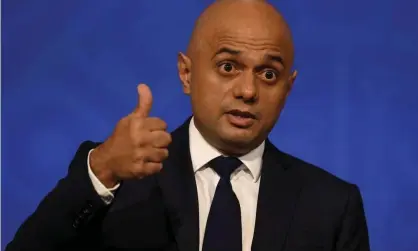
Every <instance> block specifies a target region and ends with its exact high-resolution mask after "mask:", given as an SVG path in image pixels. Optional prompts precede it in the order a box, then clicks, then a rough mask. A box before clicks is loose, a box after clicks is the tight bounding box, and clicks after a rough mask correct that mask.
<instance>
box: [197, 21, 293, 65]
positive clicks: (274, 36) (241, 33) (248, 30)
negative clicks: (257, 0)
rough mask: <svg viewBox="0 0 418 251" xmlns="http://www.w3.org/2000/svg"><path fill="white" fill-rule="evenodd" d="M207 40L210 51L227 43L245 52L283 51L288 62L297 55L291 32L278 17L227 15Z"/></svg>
mask: <svg viewBox="0 0 418 251" xmlns="http://www.w3.org/2000/svg"><path fill="white" fill-rule="evenodd" d="M206 39H207V41H206V42H207V44H208V45H209V48H207V50H205V51H206V52H207V53H210V54H213V53H216V51H217V50H219V49H220V48H222V47H225V46H226V47H233V48H235V49H239V50H240V51H242V52H243V53H246V52H252V53H260V54H261V53H265V52H266V51H276V52H280V54H282V56H283V58H284V59H285V61H288V60H291V58H292V57H293V55H292V54H293V51H292V43H291V38H290V32H289V31H288V29H287V26H286V25H285V24H284V23H280V22H277V21H276V20H274V21H273V22H272V21H271V20H270V22H268V20H263V18H241V19H229V20H228V18H227V19H226V20H223V21H222V22H219V23H217V25H216V26H215V27H213V30H212V32H210V33H209V34H208V36H207V37H206ZM286 59H288V60H286Z"/></svg>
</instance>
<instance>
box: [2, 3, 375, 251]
mask: <svg viewBox="0 0 418 251" xmlns="http://www.w3.org/2000/svg"><path fill="white" fill-rule="evenodd" d="M293 53H294V52H293V44H292V38H291V34H290V30H289V28H288V26H287V25H286V22H285V21H284V19H283V17H282V16H281V15H280V14H279V13H278V12H277V11H276V10H275V9H274V8H273V7H272V6H271V5H269V4H267V3H265V2H264V1H243V0H241V1H239V0H225V1H218V2H215V3H214V4H212V5H211V6H210V7H209V8H208V9H206V10H205V12H204V13H203V14H202V15H201V17H200V18H199V20H198V21H197V23H196V27H195V29H194V32H193V34H192V38H191V41H190V45H189V48H188V50H187V53H186V54H182V53H180V54H179V56H178V72H179V76H180V79H181V82H182V84H183V90H184V92H185V93H186V94H188V95H189V96H190V98H191V103H192V108H193V116H192V117H191V118H190V119H188V120H187V121H186V122H185V123H184V124H183V125H181V126H180V127H179V128H178V129H176V130H175V131H174V132H172V133H171V134H170V133H168V132H166V127H167V126H166V124H165V123H164V121H162V120H161V119H158V118H150V117H149V116H148V114H149V111H150V109H151V106H152V102H153V100H152V94H151V91H150V89H149V88H148V87H147V86H146V85H144V84H141V85H139V86H138V94H139V104H138V107H137V108H136V109H135V111H133V112H132V113H131V114H129V115H128V116H127V117H125V118H123V119H121V120H120V121H119V123H118V124H117V126H116V128H115V130H114V132H113V134H112V135H111V136H110V137H109V138H108V139H107V140H106V141H105V142H103V143H102V144H96V143H92V142H85V143H83V144H82V145H81V146H80V148H79V150H78V152H77V153H76V155H75V157H74V159H73V161H72V163H71V164H70V167H69V172H68V175H67V176H66V177H65V178H64V179H62V180H61V181H60V182H59V184H58V185H57V186H56V187H55V189H54V190H53V191H52V192H51V193H50V194H48V195H47V196H46V198H45V199H44V200H43V201H42V203H41V204H40V205H39V207H38V208H37V210H36V211H35V213H34V214H33V215H31V216H30V217H29V219H28V220H26V222H25V223H24V224H23V225H22V226H21V227H20V229H19V230H18V232H17V234H16V236H15V238H14V240H13V241H12V242H11V243H10V244H9V245H8V247H7V250H8V251H13V250H26V249H30V250H84V249H92V250H108V249H112V248H118V249H122V248H130V249H137V250H180V251H188V250H203V251H215V250H219V251H223V250H232V251H234V250H246V251H247V250H255V251H272V250H286V251H293V250H336V251H342V250H347V251H348V250H369V241H368V230H367V226H366V220H365V216H364V211H363V205H362V199H361V196H360V192H359V190H358V188H357V186H355V185H353V184H349V183H347V182H345V181H342V180H340V179H338V178H336V177H334V176H333V175H331V174H329V173H327V172H325V171H323V170H321V169H319V168H318V167H315V166H313V165H310V164H308V163H305V162H303V161H301V160H299V159H297V158H295V157H292V156H290V155H288V154H285V153H283V152H281V151H279V150H278V149H276V148H275V147H274V146H273V145H272V143H270V141H269V140H268V139H267V136H268V134H269V132H270V131H271V129H272V128H273V126H274V125H275V123H276V121H277V120H278V117H279V115H280V112H281V110H282V108H283V106H284V104H285V101H286V98H287V96H288V95H289V93H290V90H291V89H292V85H293V83H294V81H295V78H296V72H295V71H292V64H293Z"/></svg>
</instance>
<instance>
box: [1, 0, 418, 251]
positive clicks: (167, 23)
mask: <svg viewBox="0 0 418 251" xmlns="http://www.w3.org/2000/svg"><path fill="white" fill-rule="evenodd" d="M208 3H209V1H197V0H176V1H172V0H153V1H151V0H148V1H145V0H143V1H138V0H135V1H110V0H108V1H104V0H89V1H86V0H71V1H54V0H36V1H35V0H33V1H29V0H19V1H12V0H3V1H2V19H3V20H2V96H1V98H2V107H1V109H2V110H1V111H2V152H1V153H2V159H1V160H2V177H1V181H2V222H1V226H2V232H1V237H2V249H3V248H4V246H5V244H6V243H7V242H9V241H10V240H11V238H12V237H13V235H14V233H15V231H16V229H17V227H18V226H19V225H20V224H21V223H22V221H23V220H24V219H25V218H26V217H27V216H28V215H29V214H30V213H32V212H33V211H34V209H35V208H36V206H37V204H38V203H39V201H40V200H41V198H42V197H43V196H45V194H46V193H47V192H48V191H49V190H50V189H52V188H53V187H54V186H55V184H56V182H57V180H58V179H59V178H61V177H62V176H63V175H65V173H66V170H67V166H68V164H69V161H70V160H71V158H72V157H73V154H74V153H75V151H76V149H77V147H78V145H79V143H80V142H82V141H83V140H86V139H91V140H97V141H99V140H103V139H104V138H105V137H106V136H107V135H108V134H109V133H110V132H111V130H112V129H113V126H114V125H115V123H116V122H117V121H118V120H119V119H120V118H121V117H122V116H125V115H126V114H127V113H129V112H131V111H132V109H133V108H134V106H135V104H136V102H137V94H136V85H137V84H138V83H139V82H145V83H148V84H149V85H150V86H151V89H152V91H153V94H154V98H155V102H154V107H153V111H152V115H154V116H159V117H161V118H163V119H165V120H166V121H167V122H168V124H169V127H170V129H174V128H175V127H177V126H178V125H179V124H180V123H181V122H183V120H184V119H186V117H187V116H188V115H189V114H190V106H189V102H188V99H187V97H186V96H184V95H183V94H182V91H181V86H180V82H179V80H178V77H177V72H176V53H177V52H178V51H179V50H184V49H185V47H186V45H187V41H188V38H189V34H190V32H191V29H192V26H193V21H194V20H195V18H196V17H197V16H198V15H199V13H200V11H201V10H203V8H204V7H205V6H207V4H208ZM273 3H274V4H275V5H276V6H278V7H280V8H281V9H282V11H283V12H284V14H285V16H286V17H287V19H288V20H289V23H290V25H291V27H292V29H293V32H294V37H295V43H296V48H297V49H296V52H297V57H296V66H297V69H298V70H299V77H298V79H297V81H296V84H295V88H294V90H293V93H292V95H291V97H290V99H289V101H288V105H287V107H286V108H285V110H284V113H283V116H282V118H281V120H280V122H279V124H278V125H277V126H276V128H275V129H274V131H273V133H272V134H271V139H272V141H273V142H275V143H276V144H277V145H278V146H279V147H280V148H281V149H282V150H284V151H287V152H289V153H291V154H294V155H296V156H298V157H301V158H303V159H305V160H307V161H309V162H312V163H314V164H317V165H320V166H322V167H323V168H324V169H326V170H328V171H330V172H332V173H334V174H336V175H338V176H340V177H342V178H344V179H346V180H348V181H350V182H354V183H356V184H358V185H359V187H360V188H361V191H362V194H363V198H364V201H365V209H366V214H367V218H368V224H369V229H370V238H371V244H372V248H373V250H378V251H395V250H396V251H413V250H415V251H416V250H417V248H418V238H417V237H418V195H417V194H418V133H417V129H418V94H417V93H418V83H417V79H418V64H417V62H418V46H417V45H418V28H417V27H418V1H414V0H374V1H371V0H370V1H360V0H351V1H330V0H315V1H311V0H292V1H276V2H273Z"/></svg>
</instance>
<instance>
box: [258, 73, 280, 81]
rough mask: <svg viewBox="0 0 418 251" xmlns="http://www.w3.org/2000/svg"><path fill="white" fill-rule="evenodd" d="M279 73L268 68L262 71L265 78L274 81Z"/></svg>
mask: <svg viewBox="0 0 418 251" xmlns="http://www.w3.org/2000/svg"><path fill="white" fill-rule="evenodd" d="M277 75H278V73H277V72H276V71H274V70H266V71H263V72H262V73H261V76H262V78H263V79H264V80H266V81H269V82H273V81H275V80H276V79H277Z"/></svg>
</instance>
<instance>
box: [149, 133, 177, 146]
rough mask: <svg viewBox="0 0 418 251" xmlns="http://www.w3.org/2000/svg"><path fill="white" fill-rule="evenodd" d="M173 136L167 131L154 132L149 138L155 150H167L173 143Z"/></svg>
mask: <svg viewBox="0 0 418 251" xmlns="http://www.w3.org/2000/svg"><path fill="white" fill-rule="evenodd" d="M171 141H172V139H171V134H170V133H168V132H166V131H153V132H151V134H150V136H149V142H147V143H148V144H149V145H150V146H152V147H154V148H166V147H168V145H169V144H170V143H171Z"/></svg>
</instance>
